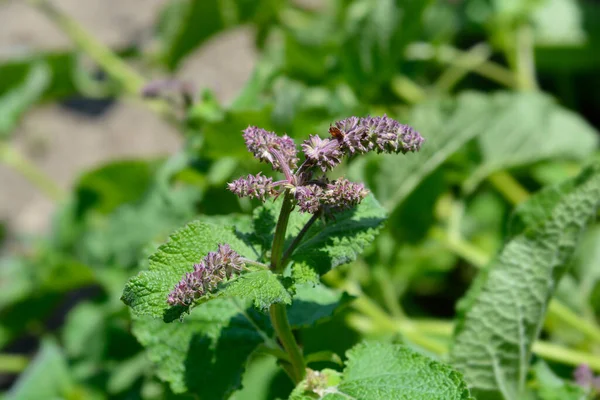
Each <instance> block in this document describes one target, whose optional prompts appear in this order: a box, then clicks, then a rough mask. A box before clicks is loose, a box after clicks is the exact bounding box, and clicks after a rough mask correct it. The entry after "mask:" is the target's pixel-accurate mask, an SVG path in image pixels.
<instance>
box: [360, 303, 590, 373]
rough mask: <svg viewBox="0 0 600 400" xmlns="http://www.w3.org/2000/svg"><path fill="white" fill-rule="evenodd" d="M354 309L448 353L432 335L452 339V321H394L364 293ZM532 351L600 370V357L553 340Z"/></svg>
mask: <svg viewBox="0 0 600 400" xmlns="http://www.w3.org/2000/svg"><path fill="white" fill-rule="evenodd" d="M353 306H354V308H356V309H357V310H358V311H360V312H361V313H362V314H364V315H365V316H367V317H369V318H370V319H372V320H373V322H374V323H375V324H376V325H377V326H378V327H380V328H383V329H384V330H387V331H389V332H397V333H400V334H402V335H404V336H405V337H406V338H407V339H409V340H410V341H411V342H413V343H414V344H417V345H419V346H421V347H423V348H424V349H427V350H429V351H431V352H433V353H436V354H439V355H443V354H446V353H447V352H448V348H447V346H446V344H445V343H444V342H440V341H437V340H435V339H433V338H431V337H429V336H430V335H434V336H440V337H444V338H450V336H451V335H452V329H453V327H452V323H451V322H447V321H431V320H429V321H418V320H417V321H415V320H407V321H404V322H403V321H395V320H394V319H392V318H391V317H390V316H389V315H387V314H386V313H385V312H383V311H382V310H381V309H380V308H379V306H378V305H377V304H376V303H374V302H373V301H372V300H370V299H368V298H366V297H365V296H361V297H358V298H357V299H356V300H355V301H354V303H353ZM532 351H533V352H534V353H535V354H537V355H538V356H539V357H542V358H545V359H547V360H551V361H556V362H560V363H563V364H565V365H573V366H576V365H580V364H587V365H589V366H590V368H592V369H593V370H595V371H600V358H599V357H597V356H594V355H593V354H589V353H585V352H581V351H577V350H573V349H569V348H567V347H563V346H559V345H556V344H553V343H548V342H545V341H541V340H538V341H536V342H534V343H533V346H532Z"/></svg>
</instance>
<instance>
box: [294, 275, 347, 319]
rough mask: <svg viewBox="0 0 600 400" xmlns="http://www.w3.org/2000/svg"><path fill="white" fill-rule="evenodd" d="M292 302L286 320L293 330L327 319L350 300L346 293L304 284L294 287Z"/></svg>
mask: <svg viewBox="0 0 600 400" xmlns="http://www.w3.org/2000/svg"><path fill="white" fill-rule="evenodd" d="M295 289H296V294H295V295H294V301H293V303H292V305H291V306H289V308H288V320H289V321H290V325H292V327H294V328H301V327H305V326H310V325H313V324H315V323H317V322H319V321H321V320H323V319H325V318H329V317H331V316H332V315H333V313H334V312H336V310H338V309H339V308H340V307H342V306H344V305H345V304H347V303H349V302H350V301H351V300H352V296H350V295H348V294H347V293H346V292H341V291H339V290H334V289H330V288H328V287H327V286H325V285H322V284H317V285H313V284H310V283H305V284H301V285H296V287H295Z"/></svg>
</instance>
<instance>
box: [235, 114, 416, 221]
mask: <svg viewBox="0 0 600 400" xmlns="http://www.w3.org/2000/svg"><path fill="white" fill-rule="evenodd" d="M329 133H330V135H331V137H328V138H322V137H320V136H318V135H311V136H310V137H309V139H308V140H305V141H304V142H303V143H302V145H301V149H302V152H303V153H304V162H303V163H302V165H301V166H300V167H299V168H298V167H297V163H298V160H299V158H298V153H297V148H296V144H295V143H294V141H293V139H291V138H290V137H288V136H287V135H286V136H283V137H280V136H277V135H276V134H275V133H273V132H269V131H266V130H264V129H261V128H257V127H254V126H250V127H248V128H246V129H245V130H244V140H245V142H246V147H247V148H248V150H249V151H250V152H251V153H252V154H253V155H254V157H256V158H257V159H259V160H260V161H264V162H268V163H270V164H271V165H272V167H273V169H275V170H277V171H281V172H283V173H284V175H285V180H281V181H276V182H273V179H272V178H268V177H266V176H263V175H261V174H258V175H248V176H247V177H245V178H240V179H237V180H236V181H234V182H231V183H229V184H228V187H229V190H231V191H232V192H233V193H235V194H236V195H238V196H240V197H251V198H256V199H260V200H262V201H265V200H266V198H267V197H276V196H279V195H280V194H281V193H283V192H288V193H290V194H293V195H294V197H295V200H296V204H297V205H298V208H299V209H300V211H302V212H308V213H312V214H317V213H320V212H332V211H341V210H345V209H349V208H352V207H354V206H356V205H357V204H359V203H360V202H361V201H362V200H363V199H364V198H365V196H366V195H367V194H368V191H367V190H366V189H365V187H364V186H363V185H362V184H358V183H353V182H350V181H348V180H346V179H337V180H335V181H332V182H330V181H329V180H327V178H325V177H319V178H318V179H314V178H313V176H314V174H315V173H318V171H319V170H320V171H321V172H322V173H325V172H327V171H329V170H331V169H333V168H334V167H335V166H336V165H338V164H339V163H341V161H342V158H343V157H344V156H352V155H354V154H364V153H367V152H370V151H375V152H377V153H396V154H397V153H408V152H414V151H418V150H419V149H420V148H421V145H422V143H423V138H422V137H421V135H419V133H418V132H416V131H415V130H414V129H413V128H411V127H410V126H408V125H404V124H401V123H399V122H398V121H395V120H393V119H391V118H389V117H388V116H386V115H384V116H382V117H365V118H358V117H350V118H346V119H344V120H342V121H338V122H336V123H335V124H334V125H332V126H331V127H330V128H329Z"/></svg>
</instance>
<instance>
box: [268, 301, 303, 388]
mask: <svg viewBox="0 0 600 400" xmlns="http://www.w3.org/2000/svg"><path fill="white" fill-rule="evenodd" d="M269 315H270V316H271V323H272V325H273V328H274V329H275V332H276V333H277V336H278V337H279V341H280V342H281V344H282V345H283V348H284V349H285V351H286V352H287V354H288V357H289V360H290V363H291V364H292V368H293V372H294V383H296V384H297V383H299V382H300V381H302V379H304V374H305V373H306V365H305V364H304V358H303V357H302V351H301V350H300V348H299V347H298V343H296V338H295V337H294V334H293V332H292V327H291V326H290V323H289V321H288V317H287V310H286V306H285V304H281V303H275V304H272V305H271V307H269Z"/></svg>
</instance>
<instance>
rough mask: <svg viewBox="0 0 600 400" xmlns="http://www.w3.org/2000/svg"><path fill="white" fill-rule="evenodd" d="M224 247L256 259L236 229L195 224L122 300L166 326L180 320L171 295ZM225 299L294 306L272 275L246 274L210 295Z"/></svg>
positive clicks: (176, 236) (158, 255) (163, 250)
mask: <svg viewBox="0 0 600 400" xmlns="http://www.w3.org/2000/svg"><path fill="white" fill-rule="evenodd" d="M208 219H209V220H210V218H208ZM222 243H228V244H229V245H230V246H231V248H232V249H233V250H235V251H237V252H238V253H239V254H240V255H242V256H243V257H247V258H249V259H256V258H257V254H256V253H255V252H254V250H253V249H252V248H251V247H250V246H249V245H248V244H247V243H246V242H244V240H243V234H241V233H239V232H237V231H236V230H235V229H234V228H233V227H231V226H223V225H215V224H211V223H205V222H202V221H195V222H192V223H190V224H188V225H186V226H185V227H184V228H182V229H180V230H178V231H176V232H175V233H173V234H172V235H171V236H170V237H169V240H168V241H167V243H165V244H164V245H162V246H160V247H159V248H158V250H157V251H156V252H155V253H154V254H152V256H150V258H149V260H150V263H149V268H148V270H147V271H143V272H141V273H139V274H138V275H137V276H135V277H133V278H131V279H130V280H129V282H128V283H127V285H126V286H125V290H124V292H123V297H122V300H123V301H124V302H125V304H127V305H129V306H130V307H131V308H132V309H133V311H134V313H135V314H137V315H149V316H153V317H155V318H164V320H165V321H167V322H170V321H172V320H174V319H176V318H178V317H179V316H180V314H181V313H182V312H183V311H184V310H183V309H182V307H169V305H168V304H167V296H168V294H169V292H170V291H171V290H172V289H173V287H174V286H175V285H176V284H177V282H179V281H180V280H181V278H182V277H183V275H184V274H185V273H186V272H190V271H192V269H193V268H192V267H193V265H194V264H195V263H198V262H200V260H201V259H202V258H203V257H204V256H206V254H208V252H210V251H215V250H216V249H217V247H218V245H219V244H222ZM222 296H226V297H241V298H245V299H251V300H253V301H254V304H255V305H256V306H257V307H259V308H267V307H268V306H269V305H270V304H272V303H274V302H281V303H290V302H291V296H290V295H289V293H288V292H287V290H286V289H285V288H284V287H283V285H282V284H281V282H280V281H279V279H278V278H277V276H275V275H274V274H273V273H272V272H271V271H254V272H249V273H246V274H243V275H242V276H240V277H238V278H235V279H232V280H230V281H228V282H225V283H224V284H223V285H222V286H221V287H220V288H219V292H218V293H217V294H216V295H214V296H212V295H209V297H208V299H211V298H214V297H222ZM202 300H203V299H201V301H202Z"/></svg>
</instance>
